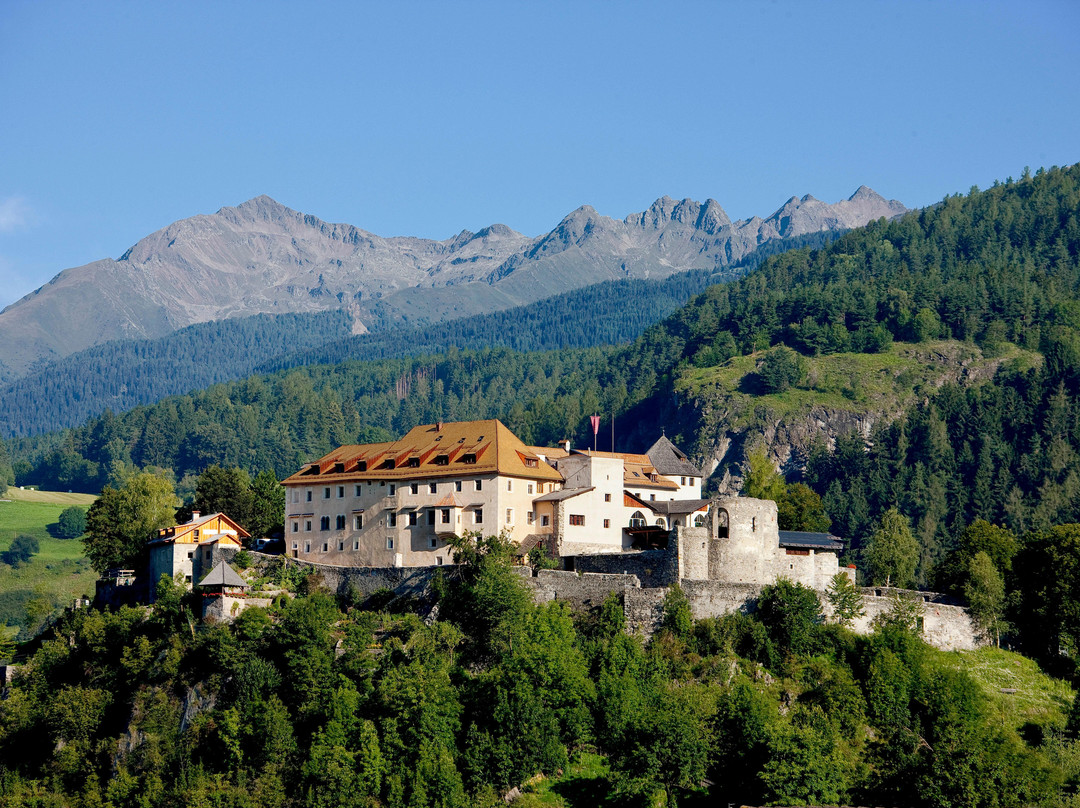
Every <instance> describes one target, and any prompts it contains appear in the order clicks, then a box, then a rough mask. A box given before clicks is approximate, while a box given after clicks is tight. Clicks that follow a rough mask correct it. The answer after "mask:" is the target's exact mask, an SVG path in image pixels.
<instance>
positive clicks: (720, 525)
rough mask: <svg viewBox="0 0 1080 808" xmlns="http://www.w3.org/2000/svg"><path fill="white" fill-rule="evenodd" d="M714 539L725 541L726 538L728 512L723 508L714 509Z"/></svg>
mask: <svg viewBox="0 0 1080 808" xmlns="http://www.w3.org/2000/svg"><path fill="white" fill-rule="evenodd" d="M715 515H716V538H718V539H726V538H727V537H728V524H729V521H728V512H727V511H725V510H724V509H723V508H717V509H716V514H715Z"/></svg>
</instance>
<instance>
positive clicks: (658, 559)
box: [574, 539, 679, 587]
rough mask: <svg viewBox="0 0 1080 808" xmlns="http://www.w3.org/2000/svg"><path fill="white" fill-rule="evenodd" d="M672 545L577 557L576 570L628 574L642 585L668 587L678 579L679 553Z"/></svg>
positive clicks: (606, 573)
mask: <svg viewBox="0 0 1080 808" xmlns="http://www.w3.org/2000/svg"><path fill="white" fill-rule="evenodd" d="M672 545H673V546H672V547H671V548H670V549H666V550H628V551H627V552H625V553H608V554H606V555H594V556H577V557H576V558H575V559H574V569H575V570H576V571H577V572H593V573H600V574H604V575H632V576H635V577H636V578H637V579H638V580H639V581H641V586H643V587H656V586H671V585H672V584H673V583H675V582H676V581H677V580H679V556H678V553H677V552H675V547H674V539H672Z"/></svg>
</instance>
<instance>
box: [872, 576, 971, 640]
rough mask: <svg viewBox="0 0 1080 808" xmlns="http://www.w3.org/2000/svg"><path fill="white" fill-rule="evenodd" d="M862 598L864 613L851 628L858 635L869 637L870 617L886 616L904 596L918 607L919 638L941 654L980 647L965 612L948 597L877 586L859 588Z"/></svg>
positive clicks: (965, 610)
mask: <svg viewBox="0 0 1080 808" xmlns="http://www.w3.org/2000/svg"><path fill="white" fill-rule="evenodd" d="M879 592H880V593H881V594H878V593H879ZM862 596H863V609H864V610H865V612H866V614H865V615H863V616H862V617H860V618H858V619H856V620H855V622H854V624H853V625H852V629H853V630H854V631H856V632H858V633H859V634H869V633H870V632H871V631H872V630H873V621H874V618H875V617H877V616H879V615H882V614H887V613H888V612H889V610H890V609H892V608H893V604H894V603H895V599H896V597H905V598H910V599H912V600H913V601H915V602H917V603H918V604H920V606H921V607H922V615H921V617H920V618H919V619H920V620H921V622H922V635H923V639H924V640H926V641H927V642H928V643H929V644H930V645H932V646H934V647H935V648H940V649H941V650H942V651H969V650H971V649H974V648H978V647H979V646H980V645H982V642H980V640H979V637H978V632H977V630H976V627H975V624H974V623H973V622H972V620H971V615H969V614H968V610H967V609H965V608H964V607H963V606H960V605H959V603H958V601H956V600H955V599H953V598H950V597H949V596H948V595H941V594H938V593H936V592H917V591H911V590H902V589H884V588H881V587H879V588H876V589H874V588H868V589H863V590H862Z"/></svg>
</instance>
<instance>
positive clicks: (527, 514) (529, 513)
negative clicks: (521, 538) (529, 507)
mask: <svg viewBox="0 0 1080 808" xmlns="http://www.w3.org/2000/svg"><path fill="white" fill-rule="evenodd" d="M525 522H526V524H530V525H531V524H532V523H533V512H532V511H526V512H525Z"/></svg>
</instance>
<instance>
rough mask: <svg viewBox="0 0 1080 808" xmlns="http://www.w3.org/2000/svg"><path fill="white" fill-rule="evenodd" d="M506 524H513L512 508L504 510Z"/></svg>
mask: <svg viewBox="0 0 1080 808" xmlns="http://www.w3.org/2000/svg"><path fill="white" fill-rule="evenodd" d="M506 524H508V525H512V524H514V509H513V508H507V509H506Z"/></svg>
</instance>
